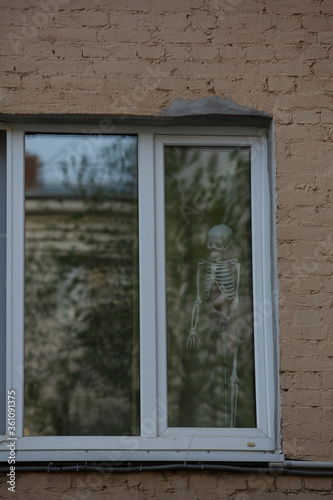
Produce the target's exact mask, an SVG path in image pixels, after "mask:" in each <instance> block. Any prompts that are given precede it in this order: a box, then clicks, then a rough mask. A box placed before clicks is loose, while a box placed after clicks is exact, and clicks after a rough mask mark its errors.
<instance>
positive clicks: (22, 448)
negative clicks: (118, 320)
mask: <svg viewBox="0 0 333 500" xmlns="http://www.w3.org/2000/svg"><path fill="white" fill-rule="evenodd" d="M25 131H31V132H36V133H38V132H43V133H47V132H49V133H54V132H61V133H77V134H80V133H82V129H80V128H79V127H76V126H69V127H65V126H63V127H60V126H51V125H50V126H49V127H47V126H43V128H42V129H38V127H36V126H29V127H28V126H26V127H23V126H18V125H17V126H13V128H8V129H7V151H8V153H7V179H8V181H7V183H8V187H7V262H8V271H7V361H6V363H7V365H6V385H7V390H12V389H14V390H15V391H16V410H17V413H16V437H17V441H16V450H17V459H18V460H22V461H23V460H24V461H42V460H47V461H49V460H73V461H74V460H75V461H80V460H84V461H87V460H94V461H95V460H103V461H105V460H107V461H123V460H124V461H126V460H149V461H151V460H159V461H161V460H166V461H183V460H188V461H190V460H195V461H197V460H199V461H205V460H209V461H224V460H228V461H257V462H260V461H262V462H267V461H269V462H274V461H277V462H281V461H282V460H283V455H281V454H279V453H276V451H277V445H276V435H277V433H278V429H276V421H277V418H276V415H277V414H278V413H277V412H278V408H277V403H276V399H277V398H276V390H277V373H276V369H275V366H276V365H275V360H274V353H275V349H274V347H275V344H274V343H275V342H276V341H277V339H274V336H273V331H274V328H273V322H274V317H273V314H265V307H266V306H267V308H269V307H270V308H272V301H273V297H272V290H273V286H272V285H273V284H272V281H271V280H272V271H271V269H272V265H273V263H272V256H271V251H270V243H271V238H272V228H271V218H270V212H271V210H270V207H271V204H272V198H273V195H272V193H271V187H270V185H269V175H268V165H267V141H266V136H265V133H262V132H261V131H259V130H258V129H254V128H249V129H245V128H244V129H239V128H235V129H232V128H229V129H228V130H226V129H223V128H209V129H202V128H201V129H200V133H199V132H198V129H196V128H187V129H186V130H185V131H184V128H180V129H178V130H177V129H176V128H174V129H172V130H171V133H170V129H163V128H160V129H158V130H156V128H155V129H149V128H142V129H137V128H135V129H134V128H128V127H127V128H117V130H116V132H115V133H117V134H118V135H119V134H123V133H126V134H137V136H138V165H139V166H138V185H139V188H138V189H139V192H138V196H139V272H140V285H139V292H140V394H141V433H140V436H110V437H106V436H97V437H96V436H94V437H89V436H87V437H82V436H80V437H75V436H66V437H52V436H50V437H24V436H23V393H24V380H23V377H24V369H23V366H24V132H25ZM156 132H157V133H156ZM184 132H186V134H185V133H184ZM84 133H86V134H89V133H91V134H93V133H96V129H95V130H93V129H92V130H91V131H89V129H87V128H85V130H84ZM99 133H100V132H99ZM199 144H200V145H214V146H248V147H250V148H251V179H252V184H251V198H252V207H251V210H252V233H253V238H252V239H253V241H254V247H253V277H254V324H255V325H258V326H256V328H255V377H256V408H257V428H256V429H226V428H221V429H192V428H186V429H183V428H169V427H168V422H167V364H166V354H167V352H166V292H165V231H164V146H165V145H199ZM263 311H264V312H263ZM275 326H276V325H275ZM9 439H10V437H9V436H3V438H2V442H1V443H0V458H1V460H4V461H7V459H8V448H7V444H8V443H7V442H8V440H9ZM253 444H254V446H253Z"/></svg>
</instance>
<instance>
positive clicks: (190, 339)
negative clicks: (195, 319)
mask: <svg viewBox="0 0 333 500" xmlns="http://www.w3.org/2000/svg"><path fill="white" fill-rule="evenodd" d="M196 340H197V341H198V343H199V344H200V337H199V335H198V334H197V332H196V331H195V330H194V329H193V328H192V329H191V331H190V333H189V335H188V337H187V342H186V347H188V348H189V349H193V348H194V346H195V341H196Z"/></svg>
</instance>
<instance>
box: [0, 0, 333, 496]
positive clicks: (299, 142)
mask: <svg viewBox="0 0 333 500" xmlns="http://www.w3.org/2000/svg"><path fill="white" fill-rule="evenodd" d="M0 8H1V14H0V68H1V69H0V71H1V74H0V113H5V114H14V113H18V114H20V113H21V114H22V113H31V114H43V113H61V114H65V113H85V114H89V113H103V114H105V113H110V114H112V113H114V114H115V113H122V114H138V115H150V114H155V113H159V112H160V111H161V110H162V109H163V108H164V107H167V106H169V105H171V103H172V102H173V100H174V99H175V98H183V99H199V98H202V97H209V96H212V95H218V96H221V97H226V98H228V99H230V100H233V101H235V102H237V103H238V104H240V105H242V106H248V107H250V108H254V109H258V110H263V111H266V112H268V113H270V114H271V115H272V116H273V118H274V124H275V139H276V169H277V177H276V181H277V206H278V210H277V237H278V271H279V283H280V363H281V402H282V438H283V451H284V453H285V454H286V455H287V456H289V457H297V458H303V459H311V460H332V459H333V455H332V435H333V417H332V389H333V373H332V357H333V341H332V328H333V327H332V322H333V313H332V292H333V274H332V255H333V250H332V248H333V235H332V219H333V216H332V202H333V175H332V135H333V130H332V123H333V107H332V89H333V79H332V76H333V64H332V62H333V61H332V56H333V48H332V42H333V17H332V14H333V2H332V0H293V1H291V0H280V1H277V0H226V1H223V2H222V1H220V0H182V1H179V0H168V1H166V0H154V1H153V0H112V1H107V0H99V1H98V0H71V1H69V0H40V1H39V2H38V1H37V0H10V1H9V0H0ZM94 481H96V484H95V483H94ZM20 485H21V486H20ZM37 485H38V487H37ZM84 485H86V486H87V487H88V490H87V489H86V488H85V487H84ZM104 486H105V488H104ZM2 489H3V488H2ZM330 489H331V482H330V480H329V479H320V480H317V479H312V478H299V477H293V478H290V477H274V478H273V477H261V476H235V475H233V476H229V475H223V474H198V473H185V472H179V473H164V474H146V473H145V474H136V475H129V476H124V475H116V474H113V475H104V476H100V475H99V474H97V473H96V474H89V475H87V474H86V475H83V474H79V473H78V474H71V475H70V474H64V475H62V476H60V475H51V474H40V475H38V476H37V475H34V474H25V475H22V476H19V477H18V491H21V492H22V493H18V494H17V497H18V498H36V499H38V498H45V495H46V494H47V497H48V498H50V499H51V498H60V497H61V498H68V499H69V498H78V499H79V498H90V497H91V498H95V497H96V498H97V496H96V495H97V491H98V492H99V493H98V498H117V499H118V498H119V499H122V498H124V499H125V498H126V499H127V498H168V497H169V496H170V495H171V493H172V492H174V495H173V497H172V498H174V499H175V500H176V498H178V497H179V498H182V499H184V500H185V499H186V498H191V499H192V498H204V497H205V498H207V499H210V498H211V499H215V498H233V499H235V500H236V499H237V500H241V499H243V498H244V499H245V498H259V496H260V495H262V496H263V497H264V498H269V499H277V498H278V499H280V498H281V499H284V498H287V497H288V499H289V498H294V497H295V498H296V495H300V494H302V495H301V496H300V498H302V500H303V499H304V500H307V499H312V498H313V499H315V498H319V497H322V496H323V497H325V496H326V497H328V498H332V497H331V496H330V495H331V493H330ZM95 490H96V492H95V493H92V492H93V491H95ZM37 491H39V493H37ZM268 492H270V494H269V496H268V495H267V493H268ZM20 494H21V497H20V496H19V495H20ZM110 494H111V496H110ZM89 495H90V496H89ZM223 495H225V496H223ZM227 495H230V496H227ZM251 495H252V496H251ZM3 498H7V497H5V496H4V497H3ZM8 498H10V493H8Z"/></svg>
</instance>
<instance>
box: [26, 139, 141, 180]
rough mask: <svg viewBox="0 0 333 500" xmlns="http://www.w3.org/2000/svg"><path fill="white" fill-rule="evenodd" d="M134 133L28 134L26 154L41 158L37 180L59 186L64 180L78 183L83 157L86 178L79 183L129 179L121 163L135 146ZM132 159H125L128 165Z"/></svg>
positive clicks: (39, 159)
mask: <svg viewBox="0 0 333 500" xmlns="http://www.w3.org/2000/svg"><path fill="white" fill-rule="evenodd" d="M136 140H137V139H136V137H135V136H116V135H115V136H110V135H78V134H73V135H71V134H26V138H25V147H26V155H32V156H34V155H35V156H37V157H38V163H39V168H38V183H39V185H42V186H45V187H51V186H52V187H60V186H63V185H64V183H65V182H67V183H68V182H69V183H70V184H72V185H75V184H77V181H78V176H79V175H81V174H82V160H83V159H86V160H87V164H88V165H87V168H86V174H85V175H86V177H83V178H81V179H80V182H81V183H83V184H85V185H89V183H90V182H91V178H92V177H93V178H94V182H95V184H98V185H107V184H109V185H110V184H117V183H121V182H124V181H125V182H126V181H128V179H127V178H124V176H125V177H126V174H125V173H124V169H123V168H122V165H121V157H123V161H124V157H125V151H126V149H128V148H131V147H132V148H134V147H135V145H136ZM132 161H133V158H127V160H125V166H127V167H128V166H129V164H130V162H132Z"/></svg>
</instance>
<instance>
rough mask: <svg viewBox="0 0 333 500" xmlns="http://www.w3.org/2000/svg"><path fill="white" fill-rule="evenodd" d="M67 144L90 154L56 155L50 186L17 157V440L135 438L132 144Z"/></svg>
mask: <svg viewBox="0 0 333 500" xmlns="http://www.w3.org/2000/svg"><path fill="white" fill-rule="evenodd" d="M38 137H39V139H40V140H41V142H39V144H42V145H43V148H44V149H45V148H46V149H47V145H48V140H49V139H50V137H52V139H53V140H55V137H58V140H59V149H60V151H61V149H62V140H64V139H65V138H67V137H68V136H50V135H48V134H45V135H44V136H43V135H39V136H38ZM73 139H74V140H75V141H77V144H78V145H79V146H77V147H76V152H77V151H79V150H83V149H84V148H83V147H81V149H80V146H84V145H88V146H89V141H90V144H98V147H97V146H96V147H93V148H91V147H90V148H89V147H87V148H86V150H87V151H88V153H82V154H67V155H62V154H61V153H60V158H59V159H58V160H57V162H56V165H55V168H57V179H58V181H57V183H56V184H54V176H53V178H52V179H53V180H52V183H51V182H48V181H47V168H49V165H47V164H45V163H44V164H43V162H42V160H41V159H40V158H38V148H37V152H34V153H35V159H34V160H33V159H31V158H33V156H32V155H29V154H27V158H26V167H27V169H30V170H29V174H28V175H27V178H29V179H30V180H29V182H27V184H26V278H25V281H26V299H25V300H26V302H25V331H26V333H25V340H26V347H25V434H26V435H123V434H134V435H135V434H138V432H139V420H138V418H139V417H138V415H139V404H138V400H139V362H138V294H137V289H138V257H137V141H136V138H135V137H118V138H113V139H110V138H109V140H108V139H107V137H105V136H104V138H103V140H101V141H99V142H98V141H96V139H97V138H96V136H95V137H94V136H73ZM34 144H35V143H34V136H29V135H27V137H26V148H27V151H29V150H31V149H33V147H34ZM40 147H41V146H40ZM40 152H41V151H40ZM36 155H37V156H36ZM64 156H65V157H64ZM33 163H35V166H33V165H32V166H31V164H33ZM36 165H37V167H38V168H36ZM33 170H35V174H34V173H33ZM31 172H32V173H31ZM45 172H46V173H45ZM34 175H35V179H31V177H33V176H34Z"/></svg>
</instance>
